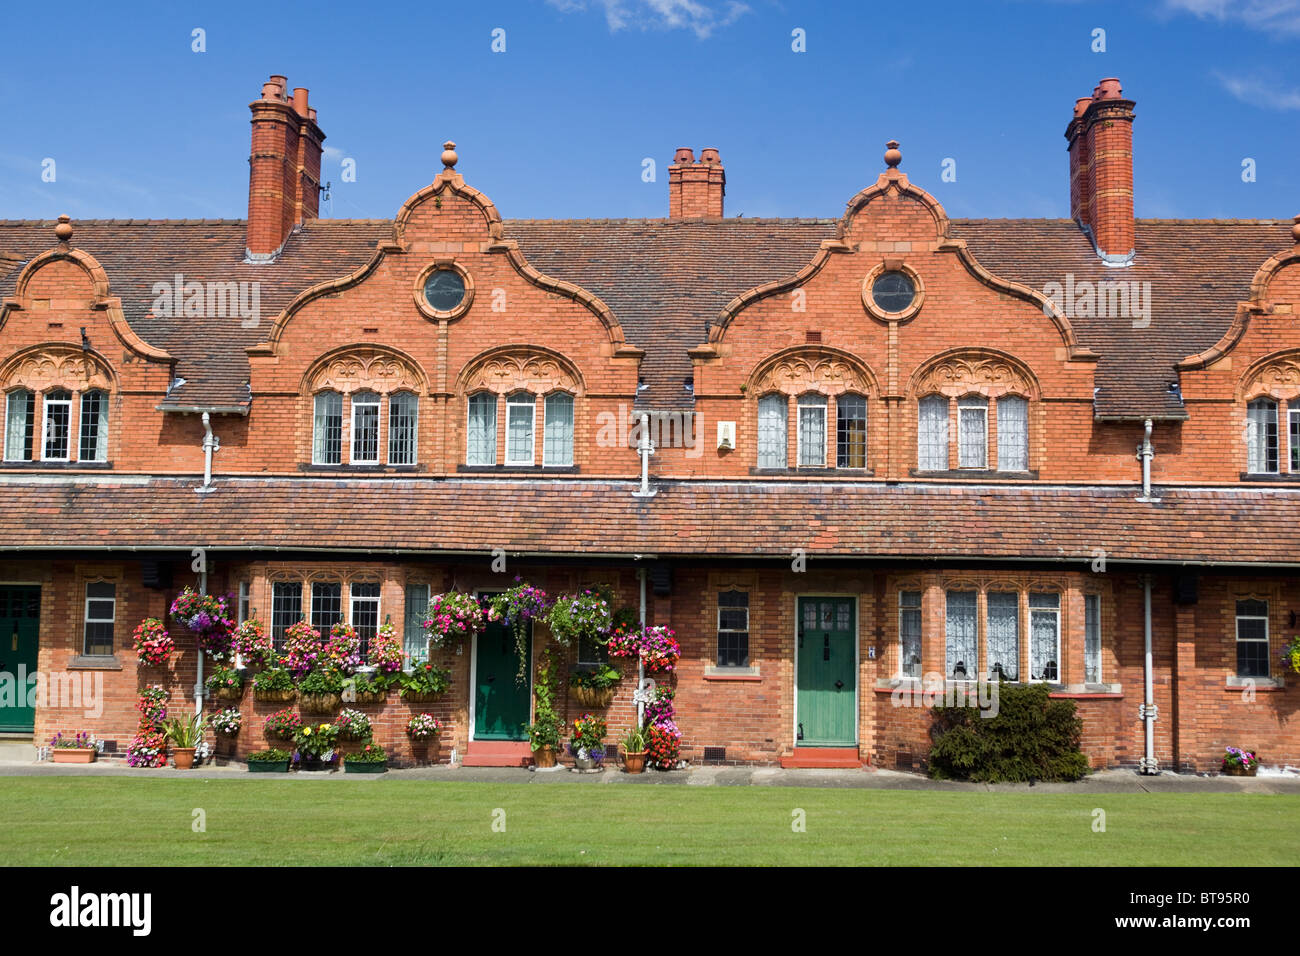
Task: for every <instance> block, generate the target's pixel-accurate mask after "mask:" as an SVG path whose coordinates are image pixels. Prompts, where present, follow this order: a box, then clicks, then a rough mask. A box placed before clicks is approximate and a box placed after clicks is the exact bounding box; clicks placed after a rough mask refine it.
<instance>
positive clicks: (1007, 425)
mask: <svg viewBox="0 0 1300 956" xmlns="http://www.w3.org/2000/svg"><path fill="white" fill-rule="evenodd" d="M1028 470H1029V403H1028V402H1027V401H1025V400H1024V399H1023V398H1021V397H1020V396H1019V395H1003V396H1002V397H1001V398H999V399H998V471H1028Z"/></svg>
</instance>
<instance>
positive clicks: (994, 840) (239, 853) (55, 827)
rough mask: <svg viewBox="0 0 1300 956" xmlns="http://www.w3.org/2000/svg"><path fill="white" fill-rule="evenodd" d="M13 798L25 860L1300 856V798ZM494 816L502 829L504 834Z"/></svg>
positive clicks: (397, 790) (735, 790)
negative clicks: (800, 822)
mask: <svg viewBox="0 0 1300 956" xmlns="http://www.w3.org/2000/svg"><path fill="white" fill-rule="evenodd" d="M0 801H2V802H3V806H4V807H5V812H4V817H3V819H0V845H3V847H4V848H5V857H4V862H5V863H8V864H10V865H37V866H59V865H63V866H114V865H143V866H186V865H217V866H221V865H316V864H319V865H333V866H339V865H343V866H367V865H372V866H406V865H431V864H432V865H438V864H443V865H511V864H515V865H553V864H562V865H569V864H597V865H599V864H610V865H619V864H646V865H655V864H677V865H697V864H698V865H719V864H720V865H778V866H784V865H817V866H827V865H836V864H843V865H890V864H915V865H948V866H951V865H990V864H992V865H1048V866H1090V865H1096V866H1129V865H1157V866H1158V865H1173V866H1177V865H1216V864H1225V865H1226V864H1231V865H1234V866H1241V865H1272V866H1291V865H1293V864H1294V863H1295V861H1296V860H1297V859H1300V799H1297V798H1296V797H1291V796H1279V795H1268V794H1152V793H1140V794H1106V795H1097V794H1093V795H1075V794H1029V793H1023V792H1021V793H1013V792H1002V793H998V792H992V793H989V792H920V791H891V790H836V789H807V788H793V787H698V788H697V787H679V786H672V787H667V786H653V787H651V786H581V785H579V786H571V785H570V786H566V785H560V786H552V785H546V784H491V783H456V782H451V783H443V782H432V781H412V780H408V781H400V780H388V779H380V780H374V781H370V782H357V781H346V780H322V781H312V782H308V781H292V780H270V781H263V780H247V779H234V780H202V779H196V780H157V779H151V780H131V779H127V778H121V777H112V778H100V779H94V778H81V777H77V778H72V777H64V778H59V779H51V778H45V779H40V778H8V779H4V780H0ZM1094 808H1100V809H1102V810H1104V811H1105V814H1106V818H1105V822H1106V832H1104V833H1097V832H1094V831H1093V820H1094V815H1093V810H1094ZM796 809H801V810H803V811H804V813H805V815H806V825H807V829H806V832H802V833H797V832H793V829H792V826H791V824H792V822H793V820H794V819H795V817H794V816H793V814H794V811H795V810H796ZM196 810H201V811H202V812H203V822H204V824H205V827H206V829H204V830H203V831H202V832H196V831H195V820H196V814H195V811H196ZM497 811H504V822H505V832H495V831H494V830H493V821H494V819H496V820H500V819H501V814H500V813H498V812H497ZM1233 848H1236V849H1233ZM1230 850H1231V852H1229V851H1230Z"/></svg>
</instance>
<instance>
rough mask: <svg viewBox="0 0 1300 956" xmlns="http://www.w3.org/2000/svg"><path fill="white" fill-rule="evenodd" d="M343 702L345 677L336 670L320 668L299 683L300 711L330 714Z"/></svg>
mask: <svg viewBox="0 0 1300 956" xmlns="http://www.w3.org/2000/svg"><path fill="white" fill-rule="evenodd" d="M342 702H343V676H342V675H341V674H339V672H338V671H336V670H333V669H326V668H320V669H318V670H314V671H311V672H310V673H309V674H307V676H306V677H304V678H303V679H302V680H300V681H299V682H298V709H299V710H301V711H303V712H304V713H312V714H323V713H329V712H332V711H334V710H336V709H338V706H339V704H341V703H342Z"/></svg>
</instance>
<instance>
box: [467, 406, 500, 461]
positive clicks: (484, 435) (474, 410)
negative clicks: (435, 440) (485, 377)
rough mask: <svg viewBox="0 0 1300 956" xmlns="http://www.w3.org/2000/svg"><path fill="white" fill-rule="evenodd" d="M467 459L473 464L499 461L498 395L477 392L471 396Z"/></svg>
mask: <svg viewBox="0 0 1300 956" xmlns="http://www.w3.org/2000/svg"><path fill="white" fill-rule="evenodd" d="M465 436H466V450H465V460H466V462H467V463H468V464H471V465H495V464H496V463H497V397H496V395H494V394H492V393H491V392H477V393H475V394H474V395H471V396H470V397H469V421H468V426H467V428H466V430H465Z"/></svg>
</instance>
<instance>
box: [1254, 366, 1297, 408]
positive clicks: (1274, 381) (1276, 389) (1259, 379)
mask: <svg viewBox="0 0 1300 956" xmlns="http://www.w3.org/2000/svg"><path fill="white" fill-rule="evenodd" d="M1246 394H1247V397H1248V398H1258V397H1259V396H1261V395H1268V396H1270V397H1271V398H1279V399H1288V400H1289V399H1292V398H1296V397H1297V396H1300V356H1287V357H1283V358H1275V359H1272V360H1270V361H1269V362H1267V363H1266V364H1265V365H1264V366H1263V367H1262V368H1260V369H1259V370H1258V371H1257V372H1256V373H1255V374H1254V376H1252V378H1251V379H1250V382H1249V384H1248V386H1247V389H1246Z"/></svg>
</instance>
